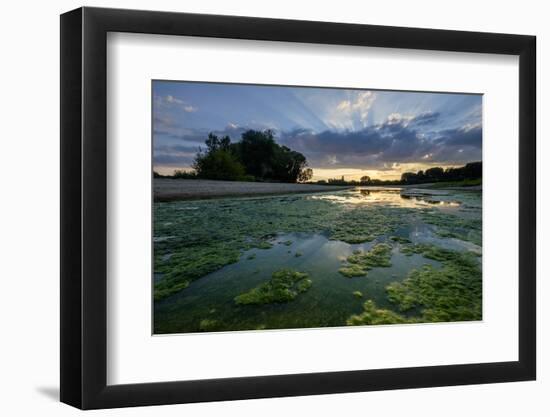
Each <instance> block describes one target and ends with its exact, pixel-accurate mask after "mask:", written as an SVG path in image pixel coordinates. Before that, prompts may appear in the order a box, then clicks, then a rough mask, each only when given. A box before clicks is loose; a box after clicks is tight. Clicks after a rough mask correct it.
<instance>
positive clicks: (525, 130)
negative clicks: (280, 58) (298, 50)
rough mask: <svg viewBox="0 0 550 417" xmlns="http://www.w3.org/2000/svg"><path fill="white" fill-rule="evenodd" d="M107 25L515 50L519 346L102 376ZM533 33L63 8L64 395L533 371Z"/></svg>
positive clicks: (127, 401) (438, 380) (269, 392)
mask: <svg viewBox="0 0 550 417" xmlns="http://www.w3.org/2000/svg"><path fill="white" fill-rule="evenodd" d="M108 32H131V33H146V34H162V35H174V36H178V35H185V36H198V37H213V38H234V39H253V40H265V41H285V42H304V43H318V44H332V45H355V46H370V47H382V48H404V49H420V50H440V51H456V52H475V53H490V54H506V55H516V56H519V103H518V111H519V132H518V137H519V155H518V157H519V292H518V299H519V329H518V331H519V358H518V361H513V362H496V363H477V364H467V365H445V366H423V367H411V368H397V369H376V370H357V371H342V372H324V373H309V374H292V375H273V376H256V377H239V378H224V379H208V380H198V381H174V382H162V383H142V384H127V385H111V386H110V385H107V303H106V300H107V273H106V265H107V259H106V258H107V251H106V246H107V181H108V178H107V135H106V127H107V111H106V97H107V72H106V59H107V58H106V55H107V54H106V46H107V33H108ZM535 45H536V38H535V37H534V36H524V35H510V34H495V33H481V32H461V31H449V30H431V29H415V28H403V27H388V26H372V25H358V24H341V23H324V22H311V21H295V20H279V19H265V18H251V17H234V16H217V15H200V14H186V13H170V12H151V11H136V10H119V9H102V8H88V7H84V8H79V9H77V10H73V11H70V12H68V13H65V14H63V15H61V54H60V56H61V310H60V314H61V401H62V402H64V403H67V404H70V405H72V406H75V407H78V408H81V409H95V408H112V407H125V406H143V405H157V404H175V403H191V402H201V401H218V400H238V399H250V398H264V397H282V396H298V395H314V394H329V393H344V392H357V391H375V390H387V389H402V388H420V387H434V386H449V385H463V384H481V383H495V382H506V381H525V380H533V379H535V377H536V314H535V312H536V304H535V301H536V294H535V293H536V259H535V257H536V255H535V253H536V187H535V185H536V143H535V134H536V132H535V122H536V120H535V117H536V116H535V109H536V91H535V87H536V81H535V80H536V77H535V75H536V72H535V71H536V70H535V66H536V65H535V63H536V55H535V54H536V47H535Z"/></svg>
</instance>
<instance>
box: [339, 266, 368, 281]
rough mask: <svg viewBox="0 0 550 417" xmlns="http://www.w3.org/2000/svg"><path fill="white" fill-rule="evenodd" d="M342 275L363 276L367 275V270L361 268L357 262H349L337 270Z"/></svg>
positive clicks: (350, 276) (349, 276)
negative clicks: (349, 263)
mask: <svg viewBox="0 0 550 417" xmlns="http://www.w3.org/2000/svg"><path fill="white" fill-rule="evenodd" d="M338 272H340V273H341V274H342V275H343V276H345V277H348V278H354V277H364V276H366V275H367V271H365V269H363V268H362V267H361V266H360V265H357V264H351V265H347V266H343V267H342V268H340V269H339V270H338Z"/></svg>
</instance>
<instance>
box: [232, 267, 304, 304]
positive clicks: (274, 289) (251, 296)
mask: <svg viewBox="0 0 550 417" xmlns="http://www.w3.org/2000/svg"><path fill="white" fill-rule="evenodd" d="M311 285H312V281H311V279H309V278H308V274H306V273H303V272H297V271H293V270H290V269H281V270H279V271H276V272H274V273H273V275H272V276H271V279H270V280H269V281H267V282H264V283H263V284H261V285H259V286H257V287H255V288H252V289H251V290H250V291H247V292H245V293H243V294H240V295H238V296H237V297H235V303H236V304H244V305H246V304H271V303H285V302H288V301H292V300H294V299H295V298H296V297H297V296H298V295H299V294H301V293H303V292H306V291H307V290H309V289H310V288H311Z"/></svg>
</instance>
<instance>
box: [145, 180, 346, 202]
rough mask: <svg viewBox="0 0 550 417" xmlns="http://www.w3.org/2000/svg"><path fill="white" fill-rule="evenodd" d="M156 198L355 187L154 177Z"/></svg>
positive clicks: (193, 197) (173, 198)
mask: <svg viewBox="0 0 550 417" xmlns="http://www.w3.org/2000/svg"><path fill="white" fill-rule="evenodd" d="M153 181H154V182H153V192H154V200H155V201H176V200H202V199H208V198H220V197H251V196H260V195H278V194H294V193H300V194H301V193H318V192H324V191H325V192H326V191H340V190H346V189H350V188H353V187H350V186H341V185H315V184H287V183H273V182H242V181H214V180H187V179H172V178H155V179H154V180H153Z"/></svg>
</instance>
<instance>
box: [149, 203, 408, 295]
mask: <svg viewBox="0 0 550 417" xmlns="http://www.w3.org/2000/svg"><path fill="white" fill-rule="evenodd" d="M406 215H407V210H406V209H399V208H387V207H368V206H364V207H359V208H353V209H350V208H349V207H347V206H345V205H340V204H334V203H332V202H329V201H323V200H320V199H313V198H307V197H306V198H304V197H301V196H283V197H269V198H253V199H227V200H225V199H222V200H204V201H193V202H186V201H179V202H178V201H175V202H163V203H155V205H154V235H155V241H154V253H155V258H154V261H155V265H154V271H155V273H159V274H162V279H161V280H159V281H158V282H156V283H155V286H154V292H155V295H154V297H155V300H157V301H158V300H161V299H163V298H166V297H168V296H170V295H172V294H175V293H177V292H179V291H181V290H182V289H185V288H187V286H188V285H189V284H190V283H191V282H193V281H195V280H196V279H199V278H201V277H203V276H205V275H208V274H209V273H212V272H214V271H217V270H218V269H220V268H222V267H224V266H225V265H229V264H231V263H234V262H237V261H238V259H239V257H240V256H241V254H242V252H243V251H245V250H248V249H252V248H257V249H271V248H272V247H273V240H274V238H275V237H276V236H277V235H278V234H283V233H327V234H328V235H329V238H330V239H331V240H341V241H344V242H347V243H359V242H366V241H371V240H374V239H375V238H377V237H378V236H379V235H382V234H384V233H389V232H390V231H392V230H394V229H395V228H397V227H399V226H400V225H402V224H404V219H405V216H406ZM168 236H169V237H170V239H167V238H166V237H168ZM281 243H282V244H284V245H291V244H292V241H288V240H287V241H284V242H281ZM185 283H187V284H185Z"/></svg>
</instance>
